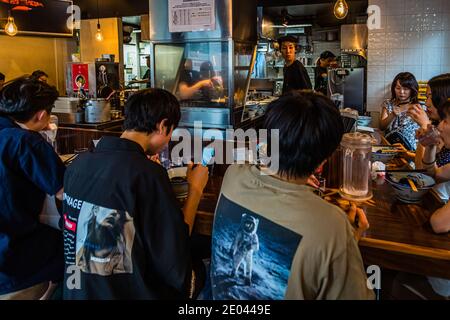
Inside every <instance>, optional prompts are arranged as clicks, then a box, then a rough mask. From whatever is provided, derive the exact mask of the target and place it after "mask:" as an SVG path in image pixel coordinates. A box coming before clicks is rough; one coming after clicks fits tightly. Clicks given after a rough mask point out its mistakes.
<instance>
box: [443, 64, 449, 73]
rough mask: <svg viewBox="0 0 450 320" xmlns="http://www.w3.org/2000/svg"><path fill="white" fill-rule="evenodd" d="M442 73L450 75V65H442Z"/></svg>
mask: <svg viewBox="0 0 450 320" xmlns="http://www.w3.org/2000/svg"><path fill="white" fill-rule="evenodd" d="M441 73H450V64H448V65H441Z"/></svg>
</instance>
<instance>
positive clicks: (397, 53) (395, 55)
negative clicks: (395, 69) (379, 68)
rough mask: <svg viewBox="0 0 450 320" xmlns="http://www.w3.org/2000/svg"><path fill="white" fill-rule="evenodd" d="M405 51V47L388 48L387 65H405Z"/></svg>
mask: <svg viewBox="0 0 450 320" xmlns="http://www.w3.org/2000/svg"><path fill="white" fill-rule="evenodd" d="M403 51H404V49H386V65H391V66H394V65H395V66H403V64H404V57H403Z"/></svg>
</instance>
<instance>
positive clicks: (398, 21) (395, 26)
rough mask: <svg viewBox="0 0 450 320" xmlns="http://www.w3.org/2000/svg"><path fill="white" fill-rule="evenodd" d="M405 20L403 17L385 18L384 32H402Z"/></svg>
mask: <svg viewBox="0 0 450 320" xmlns="http://www.w3.org/2000/svg"><path fill="white" fill-rule="evenodd" d="M405 18H406V16H404V15H401V16H400V15H397V16H386V32H404V31H405Z"/></svg>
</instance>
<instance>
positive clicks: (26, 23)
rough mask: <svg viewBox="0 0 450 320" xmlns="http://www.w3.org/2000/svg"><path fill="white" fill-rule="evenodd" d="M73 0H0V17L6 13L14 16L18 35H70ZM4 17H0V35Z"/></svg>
mask: <svg viewBox="0 0 450 320" xmlns="http://www.w3.org/2000/svg"><path fill="white" fill-rule="evenodd" d="M72 3H73V1H66V0H0V18H7V17H8V13H10V15H11V16H12V17H13V18H14V23H15V24H16V26H17V29H18V30H19V32H18V35H47V36H57V37H72V36H73V30H72V29H71V28H70V27H71V26H72V22H73V18H74V16H73V11H72ZM5 24H6V19H0V35H1V34H3V32H4V31H3V29H4V26H5Z"/></svg>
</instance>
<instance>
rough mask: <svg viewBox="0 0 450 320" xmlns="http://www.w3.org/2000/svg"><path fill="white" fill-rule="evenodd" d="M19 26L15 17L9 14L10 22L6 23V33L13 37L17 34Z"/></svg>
mask: <svg viewBox="0 0 450 320" xmlns="http://www.w3.org/2000/svg"><path fill="white" fill-rule="evenodd" d="M17 31H18V30H17V26H16V24H15V23H14V18H13V17H11V16H9V17H8V22H7V23H6V24H5V33H6V34H7V35H9V36H11V37H13V36H15V35H16V34H17Z"/></svg>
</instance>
